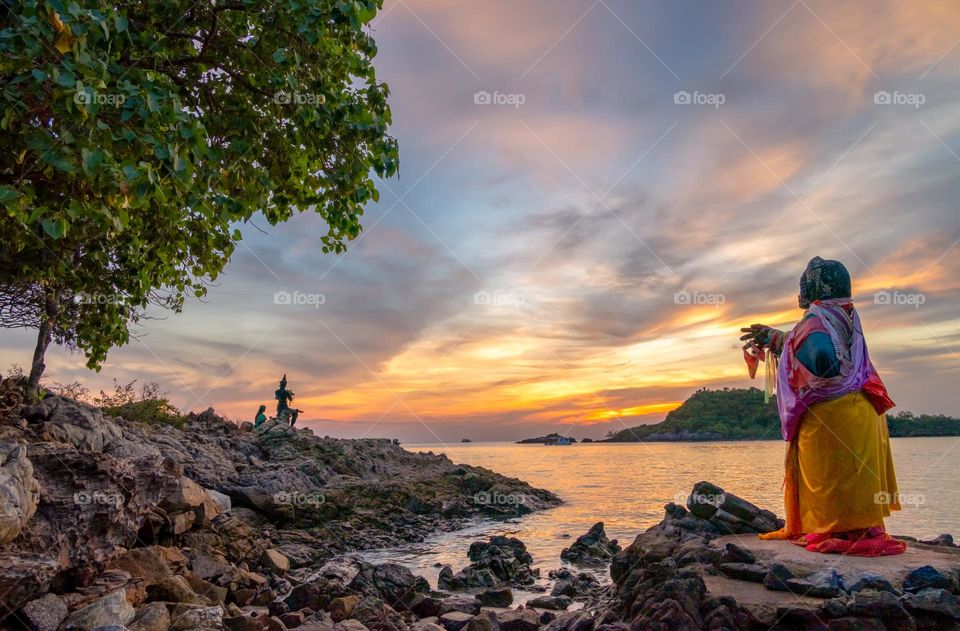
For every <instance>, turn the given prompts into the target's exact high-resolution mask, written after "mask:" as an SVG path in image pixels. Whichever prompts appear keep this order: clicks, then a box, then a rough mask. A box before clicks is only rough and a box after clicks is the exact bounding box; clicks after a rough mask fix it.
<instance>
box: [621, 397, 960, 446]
mask: <svg viewBox="0 0 960 631" xmlns="http://www.w3.org/2000/svg"><path fill="white" fill-rule="evenodd" d="M887 425H888V427H889V428H890V435H891V436H960V419H955V418H951V417H948V416H943V415H937V416H930V415H926V414H924V415H920V416H914V415H913V414H911V413H910V412H900V413H898V414H895V415H892V416H890V415H888V417H887ZM723 439H727V440H747V439H749V440H764V439H767V440H770V439H776V440H779V439H780V416H779V414H778V413H777V404H776V400H775V399H774V400H771V401H770V403H764V402H763V391H762V390H758V389H757V388H724V389H723V390H708V389H706V388H703V389H701V390H697V391H696V392H695V393H693V394H692V395H691V396H690V398H688V399H687V400H686V401H684V402H683V404H682V405H681V406H680V407H678V408H677V409H675V410H672V411H671V412H670V413H668V414H667V416H666V418H665V419H664V420H663V421H662V422H660V423H653V424H650V425H639V426H637V427H631V428H629V429H624V430H620V431H618V432H611V433H610V434H608V438H607V440H609V441H611V442H635V441H644V440H723Z"/></svg>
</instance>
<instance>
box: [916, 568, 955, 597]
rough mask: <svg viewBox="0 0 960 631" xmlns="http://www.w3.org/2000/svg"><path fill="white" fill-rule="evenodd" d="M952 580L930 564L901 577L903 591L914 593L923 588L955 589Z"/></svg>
mask: <svg viewBox="0 0 960 631" xmlns="http://www.w3.org/2000/svg"><path fill="white" fill-rule="evenodd" d="M955 587H956V586H955V585H954V584H953V581H952V580H950V578H949V577H947V576H944V575H943V574H941V573H940V572H939V571H938V570H937V569H936V568H934V567H932V566H930V565H924V566H923V567H918V568H917V569H915V570H913V571H912V572H910V573H908V574H907V575H906V576H905V577H904V578H903V591H905V592H910V593H916V592H919V591H920V590H923V589H928V588H933V589H946V590H950V591H952V590H953V589H955Z"/></svg>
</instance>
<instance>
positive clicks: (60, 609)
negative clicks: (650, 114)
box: [17, 594, 67, 631]
mask: <svg viewBox="0 0 960 631" xmlns="http://www.w3.org/2000/svg"><path fill="white" fill-rule="evenodd" d="M66 617H67V604H66V603H65V602H63V599H62V598H60V597H59V596H57V595H56V594H44V595H43V596H41V597H40V598H38V599H36V600H32V601H30V602H28V603H27V604H26V605H24V607H23V609H22V610H21V611H20V613H18V614H17V618H18V619H20V620H21V621H23V623H24V624H26V626H27V627H28V628H29V629H30V631H57V629H58V628H59V627H60V623H61V622H63V620H64V618H66Z"/></svg>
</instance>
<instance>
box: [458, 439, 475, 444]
mask: <svg viewBox="0 0 960 631" xmlns="http://www.w3.org/2000/svg"><path fill="white" fill-rule="evenodd" d="M460 442H461V443H472V442H473V441H472V440H470V439H469V438H461V439H460Z"/></svg>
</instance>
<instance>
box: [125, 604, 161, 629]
mask: <svg viewBox="0 0 960 631" xmlns="http://www.w3.org/2000/svg"><path fill="white" fill-rule="evenodd" d="M127 628H128V629H130V631H167V629H169V628H170V614H169V613H168V612H167V606H166V605H164V604H163V603H160V602H156V603H147V604H146V605H144V606H143V607H141V608H140V609H138V610H137V614H136V617H134V619H133V622H131V623H130V624H129V625H127Z"/></svg>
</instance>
